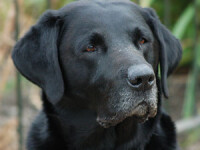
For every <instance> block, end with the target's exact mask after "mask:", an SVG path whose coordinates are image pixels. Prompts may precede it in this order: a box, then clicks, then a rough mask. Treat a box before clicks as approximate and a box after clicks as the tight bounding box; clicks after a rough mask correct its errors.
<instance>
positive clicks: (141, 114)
mask: <svg viewBox="0 0 200 150" xmlns="http://www.w3.org/2000/svg"><path fill="white" fill-rule="evenodd" d="M156 114H157V106H154V107H152V106H149V105H147V103H145V102H142V103H141V104H138V105H137V106H136V107H135V108H134V109H132V110H130V111H128V112H125V113H116V115H114V116H112V117H108V116H106V117H100V116H98V117H97V122H98V123H99V125H100V126H102V127H103V128H109V127H112V126H116V125H117V124H119V123H121V122H123V121H124V120H125V119H126V118H133V119H134V121H135V123H145V122H146V121H147V120H148V119H149V118H153V117H155V116H156Z"/></svg>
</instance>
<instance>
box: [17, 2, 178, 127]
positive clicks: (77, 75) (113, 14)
mask: <svg viewBox="0 0 200 150" xmlns="http://www.w3.org/2000/svg"><path fill="white" fill-rule="evenodd" d="M30 42H32V43H31V44H30ZM180 55H181V48H180V44H179V42H178V41H177V40H176V39H175V38H174V37H173V36H172V35H171V34H170V33H169V31H168V30H166V28H165V27H164V26H163V25H162V24H161V23H160V22H159V20H158V19H157V17H156V15H155V13H154V12H153V11H152V10H151V9H143V8H140V7H138V6H136V5H135V4H133V3H131V2H75V3H72V4H70V5H68V6H66V7H64V8H62V9H61V10H59V11H53V12H47V13H46V14H45V15H44V16H43V17H42V18H41V19H40V21H39V22H38V23H37V24H36V25H35V26H34V27H33V28H32V29H31V30H30V31H29V33H28V34H27V35H26V36H25V37H24V38H23V39H22V40H21V41H20V42H18V44H17V45H16V47H15V50H14V52H13V59H14V62H15V64H16V66H17V67H18V69H19V70H20V71H21V72H22V74H24V76H26V77H27V78H28V79H30V80H31V81H32V82H34V83H36V84H37V85H39V86H40V87H41V88H42V89H43V90H44V91H45V93H46V95H47V97H48V98H49V100H50V102H52V103H53V104H55V105H56V103H57V104H59V103H60V104H63V103H65V104H67V105H68V106H69V107H70V106H73V107H75V108H76V107H77V108H79V109H88V110H92V111H93V112H95V113H96V114H97V116H96V119H97V122H98V123H99V124H100V125H101V126H103V127H109V126H113V125H116V124H118V123H119V122H121V121H123V120H124V119H125V118H127V117H131V116H135V117H136V118H137V120H138V121H145V120H146V119H147V118H148V117H154V116H155V115H156V112H157V92H158V90H157V84H156V80H157V79H156V77H157V74H158V64H159V63H160V66H161V75H162V79H161V80H162V87H163V88H162V89H163V91H164V93H165V95H166V96H167V89H166V77H167V75H168V74H170V73H171V72H172V70H173V69H174V67H175V66H176V65H177V63H178V61H179V60H180ZM27 60H29V62H28V63H26V62H24V61H27ZM22 62H23V63H26V64H23V63H22ZM62 97H64V98H62ZM61 99H62V100H61ZM63 101H64V102H63Z"/></svg>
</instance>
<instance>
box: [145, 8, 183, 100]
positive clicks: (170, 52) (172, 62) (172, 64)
mask: <svg viewBox="0 0 200 150" xmlns="http://www.w3.org/2000/svg"><path fill="white" fill-rule="evenodd" d="M143 15H144V18H145V20H146V22H147V24H148V25H149V27H150V28H151V30H152V32H153V34H154V37H155V38H156V40H157V41H158V43H159V62H160V70H161V83H162V91H163V93H164V96H165V97H166V98H168V88H167V77H168V76H169V75H170V74H171V73H172V71H173V70H174V69H175V68H176V66H177V65H178V63H179V61H180V59H181V56H182V47H181V44H180V42H179V40H177V39H176V38H175V37H174V36H173V35H172V34H171V33H170V31H169V30H168V29H167V28H166V27H165V26H164V25H163V24H162V23H161V22H160V20H159V18H158V16H157V15H156V13H155V11H154V10H153V9H151V8H143Z"/></svg>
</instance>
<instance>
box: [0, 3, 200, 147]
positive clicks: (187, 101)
mask: <svg viewBox="0 0 200 150" xmlns="http://www.w3.org/2000/svg"><path fill="white" fill-rule="evenodd" d="M72 1H73V0H1V1H0V150H17V149H24V145H25V144H24V139H25V138H26V135H27V129H28V128H29V126H30V123H31V121H32V120H33V118H34V117H35V115H36V114H37V112H38V110H39V109H40V107H41V102H40V92H39V91H40V90H39V89H38V88H37V87H36V86H35V85H33V84H31V83H30V82H28V81H27V80H26V79H24V78H23V77H21V76H20V75H19V74H18V73H17V72H16V70H15V68H14V66H13V63H12V60H11V58H10V53H11V51H12V47H13V45H14V44H15V42H16V40H18V38H19V37H21V36H22V35H23V34H24V33H25V32H26V31H27V30H28V29H29V28H30V26H31V25H33V24H34V23H35V22H36V20H37V19H38V17H39V16H40V15H41V14H42V13H43V12H44V11H45V10H46V9H49V8H51V9H59V8H61V7H62V6H64V5H65V4H68V3H69V2H72ZM133 1H134V2H136V3H139V4H140V5H141V6H142V7H152V8H154V9H155V10H156V12H157V14H158V15H159V17H160V19H161V21H162V22H163V24H165V25H166V26H167V27H168V28H169V29H170V30H171V31H172V33H173V34H174V35H175V36H176V37H177V38H179V39H180V40H181V43H182V46H183V58H182V60H181V63H180V65H179V67H178V69H177V70H176V71H175V72H174V74H173V75H172V76H171V77H170V78H169V87H170V98H169V100H166V101H165V102H164V105H165V108H166V111H167V112H168V113H169V114H170V115H171V116H172V118H173V120H175V121H176V125H177V130H178V135H179V136H178V140H179V143H180V145H181V147H182V148H183V149H185V150H199V149H200V148H199V147H200V117H199V114H200V101H199V100H200V92H199V88H200V86H199V85H200V75H199V70H200V38H199V36H200V0H193V1H190V0H181V1H180V0H133Z"/></svg>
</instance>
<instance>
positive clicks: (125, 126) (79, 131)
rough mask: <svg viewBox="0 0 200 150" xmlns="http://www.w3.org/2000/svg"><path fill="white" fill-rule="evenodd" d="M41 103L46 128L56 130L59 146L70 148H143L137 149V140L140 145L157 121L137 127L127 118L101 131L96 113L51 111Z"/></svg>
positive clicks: (134, 121)
mask: <svg viewBox="0 0 200 150" xmlns="http://www.w3.org/2000/svg"><path fill="white" fill-rule="evenodd" d="M43 101H44V103H45V104H44V111H45V114H47V117H48V120H49V121H50V122H51V123H49V125H51V126H52V125H53V127H51V126H49V128H53V130H56V132H57V133H59V134H57V135H55V136H59V139H60V138H62V140H63V144H65V145H66V147H70V148H71V149H73V148H76V149H86V147H87V148H88V147H89V148H93V149H116V147H117V148H118V149H120V148H123V147H131V148H134V147H135V148H136V149H139V147H140V148H141V149H143V147H141V146H142V145H143V146H144V143H140V141H143V142H144V139H146V141H148V139H149V137H150V136H151V135H152V133H153V128H152V127H153V126H154V124H155V123H156V122H157V120H158V119H157V117H156V118H153V119H150V120H149V121H147V122H145V123H144V124H139V123H137V121H136V120H135V119H134V117H130V118H127V119H125V120H124V121H123V122H121V123H119V124H118V125H116V126H114V127H110V128H103V127H101V126H100V125H99V124H98V123H97V122H96V114H95V113H94V112H92V111H90V110H84V109H83V110H79V111H74V110H70V109H65V110H64V109H60V108H59V109H55V107H54V106H53V105H52V104H50V103H49V102H48V100H47V98H46V97H45V96H43ZM64 108H66V107H64ZM58 110H59V111H58ZM147 128H148V129H147ZM50 130H51V129H50ZM147 131H148V132H147ZM66 143H67V144H66ZM109 143H110V144H109ZM124 143H126V145H124ZM127 143H128V145H127ZM104 145H106V148H105V147H104ZM108 145H110V147H108ZM113 146H114V147H113ZM97 147H98V148H97Z"/></svg>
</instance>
